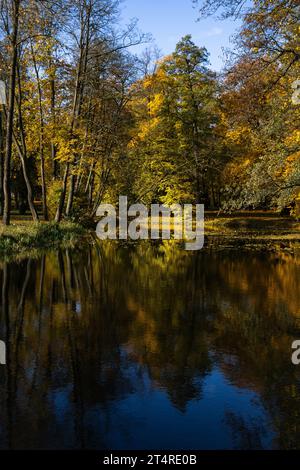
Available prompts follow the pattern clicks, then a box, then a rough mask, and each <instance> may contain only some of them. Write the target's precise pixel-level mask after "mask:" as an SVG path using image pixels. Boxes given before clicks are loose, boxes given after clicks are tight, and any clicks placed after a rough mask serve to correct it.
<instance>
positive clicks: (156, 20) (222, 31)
mask: <svg viewBox="0 0 300 470" xmlns="http://www.w3.org/2000/svg"><path fill="white" fill-rule="evenodd" d="M131 18H138V19H139V28H140V29H141V30H142V31H143V32H145V33H151V34H152V36H153V39H154V41H155V43H156V44H157V46H158V47H159V49H160V50H161V51H162V55H166V54H169V53H171V52H173V50H174V49H175V45H176V43H177V42H178V41H179V40H180V39H181V38H182V37H183V36H185V35H186V34H191V35H192V37H193V40H194V42H195V43H196V44H197V45H198V46H205V47H206V48H207V50H208V51H209V53H210V62H211V67H212V69H214V70H216V71H219V70H220V69H221V68H222V65H223V58H222V55H223V53H222V49H223V48H228V47H230V46H231V47H232V44H231V43H230V37H231V36H232V34H233V33H234V31H235V30H236V29H237V27H238V24H237V23H236V22H234V21H228V20H226V21H218V20H216V19H215V18H208V19H205V20H201V21H200V22H197V21H196V19H197V11H196V10H195V9H194V8H193V5H192V1H191V0H123V5H122V20H123V22H124V23H128V21H129V20H130V19H131ZM144 48H145V46H143V47H142V48H141V47H140V46H138V47H137V48H135V52H137V53H139V52H140V51H141V49H144Z"/></svg>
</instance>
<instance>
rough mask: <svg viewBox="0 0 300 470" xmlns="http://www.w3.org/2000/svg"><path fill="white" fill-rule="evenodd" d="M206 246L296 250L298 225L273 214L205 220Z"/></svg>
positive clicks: (299, 244)
mask: <svg viewBox="0 0 300 470" xmlns="http://www.w3.org/2000/svg"><path fill="white" fill-rule="evenodd" d="M205 235H206V239H207V243H206V246H210V247H213V248H215V249H217V248H218V247H219V248H222V249H224V248H234V249H237V248H240V249H253V250H263V251H265V250H267V251H278V250H285V251H295V250H300V223H299V221H296V220H295V219H293V218H291V217H280V216H277V215H276V214H274V213H269V214H264V213H259V212H257V213H254V214H251V213H250V214H247V215H246V214H235V215H232V216H220V217H216V216H215V215H214V214H211V215H208V216H207V217H206V220H205Z"/></svg>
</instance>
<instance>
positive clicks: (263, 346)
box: [0, 242, 300, 449]
mask: <svg viewBox="0 0 300 470" xmlns="http://www.w3.org/2000/svg"><path fill="white" fill-rule="evenodd" d="M299 271H300V263H299V258H298V257H297V256H290V255H289V256H288V255H282V254H281V253H278V254H276V253H272V254H262V253H255V252H253V253H251V252H242V251H222V252H214V251H209V250H206V251H201V252H197V253H196V252H193V253H191V252H186V251H184V250H182V249H181V247H180V245H179V244H176V243H175V242H164V243H150V242H143V243H140V244H134V245H131V244H129V245H126V244H121V243H116V242H107V243H102V244H100V243H96V244H95V245H87V246H83V247H82V248H81V249H77V250H69V251H59V252H52V253H48V254H43V255H41V257H40V258H39V259H29V260H25V261H21V262H19V263H12V264H8V263H4V264H2V265H1V283H2V290H1V295H2V301H1V331H0V333H1V339H3V340H5V341H6V344H7V365H6V366H1V369H0V381H1V392H0V400H1V412H0V413H1V423H0V438H1V440H0V443H1V444H0V445H1V448H98V449H101V448H120V449H125V448H138V447H139V446H147V447H148V448H167V447H169V448H174V449H175V448H189V447H191V448H199V449H203V448H204V449H205V448H271V447H273V448H296V447H297V446H298V444H299V439H300V430H299V417H298V414H299V411H298V410H299V409H300V407H299V405H300V400H299V377H300V368H297V367H295V366H293V365H292V364H291V359H290V357H291V344H292V341H293V340H294V339H298V338H300V331H299V317H300V311H299V305H300V293H299V289H298V283H297V281H298V280H299V277H300V276H299V274H300V273H299ZM214 410H215V411H214ZM166 429H167V430H169V435H166V434H168V433H166V432H165V431H166ZM183 432H184V433H185V439H186V440H184V438H183V437H182V436H183ZM209 436H210V437H209Z"/></svg>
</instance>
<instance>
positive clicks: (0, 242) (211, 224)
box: [0, 214, 300, 261]
mask: <svg viewBox="0 0 300 470" xmlns="http://www.w3.org/2000/svg"><path fill="white" fill-rule="evenodd" d="M92 232H93V231H91V230H90V229H87V228H85V227H83V226H82V225H80V224H77V223H72V222H62V223H60V224H56V223H54V222H41V223H38V224H36V223H32V222H29V221H18V220H16V221H14V222H13V223H12V225H11V226H9V227H3V226H2V227H0V260H1V261H13V260H14V259H16V260H18V259H20V258H24V257H29V256H31V257H32V256H33V257H38V256H39V255H40V254H41V252H44V251H49V250H53V249H58V248H61V249H64V248H75V247H76V246H78V244H80V243H81V242H82V241H84V242H87V243H89V242H91V240H92V238H93V236H92ZM89 237H90V240H88V238H89ZM204 249H212V250H223V249H240V250H256V251H273V252H274V251H286V252H295V251H298V250H300V223H299V222H297V221H295V220H294V219H292V218H285V217H276V216H274V215H272V216H257V215H251V216H249V215H248V214H247V215H246V216H241V215H236V216H235V215H232V216H226V217H224V216H221V217H215V216H213V215H211V216H208V217H206V219H205V247H204Z"/></svg>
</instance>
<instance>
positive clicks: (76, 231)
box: [0, 221, 86, 258]
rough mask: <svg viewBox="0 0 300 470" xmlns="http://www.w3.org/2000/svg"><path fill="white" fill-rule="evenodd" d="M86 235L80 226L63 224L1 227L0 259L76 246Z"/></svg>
mask: <svg viewBox="0 0 300 470" xmlns="http://www.w3.org/2000/svg"><path fill="white" fill-rule="evenodd" d="M85 234H86V230H85V229H84V228H83V227H81V226H80V225H78V224H74V223H71V222H63V223H61V224H56V223H53V222H47V223H46V222H44V223H33V222H26V221H22V222H18V223H16V224H12V225H10V226H9V227H4V226H1V227H0V257H1V258H3V257H14V256H17V255H20V254H27V253H30V254H32V252H33V251H35V250H42V249H49V248H56V247H62V246H65V247H66V246H75V244H76V243H78V241H79V240H80V239H82V238H83V236H84V235H85Z"/></svg>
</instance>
